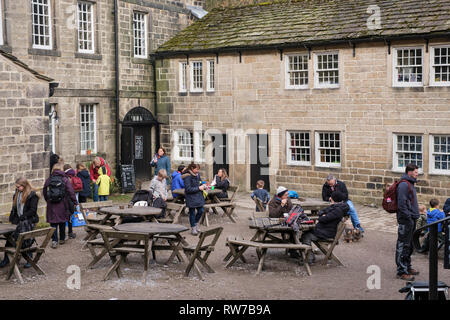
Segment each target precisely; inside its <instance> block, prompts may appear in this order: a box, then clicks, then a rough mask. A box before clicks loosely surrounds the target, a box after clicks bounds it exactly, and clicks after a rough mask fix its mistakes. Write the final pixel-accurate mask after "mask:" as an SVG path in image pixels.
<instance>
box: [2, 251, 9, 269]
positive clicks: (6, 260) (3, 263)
mask: <svg viewBox="0 0 450 320" xmlns="http://www.w3.org/2000/svg"><path fill="white" fill-rule="evenodd" d="M8 264H9V258H8V256H7V255H6V254H5V257H4V258H3V260H2V262H0V268H4V267H6V266H7V265H8Z"/></svg>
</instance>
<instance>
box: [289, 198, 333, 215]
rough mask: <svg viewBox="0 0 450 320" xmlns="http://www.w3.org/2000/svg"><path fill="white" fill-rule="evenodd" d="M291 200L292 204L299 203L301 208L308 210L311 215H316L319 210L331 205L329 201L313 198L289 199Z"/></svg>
mask: <svg viewBox="0 0 450 320" xmlns="http://www.w3.org/2000/svg"><path fill="white" fill-rule="evenodd" d="M291 201H292V204H293V205H296V204H299V205H301V206H302V208H303V210H310V211H311V215H317V214H318V213H319V211H320V210H322V209H325V208H328V207H329V206H330V205H331V203H330V202H327V201H322V200H320V199H314V198H299V199H291Z"/></svg>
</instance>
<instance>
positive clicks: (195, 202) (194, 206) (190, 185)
mask: <svg viewBox="0 0 450 320" xmlns="http://www.w3.org/2000/svg"><path fill="white" fill-rule="evenodd" d="M199 171H200V166H199V165H198V164H196V163H191V164H190V165H189V166H188V167H187V169H186V170H185V174H183V175H182V176H181V178H182V179H183V182H184V194H185V198H186V207H188V208H189V222H190V224H191V234H192V235H194V236H196V235H198V233H199V231H200V230H199V229H198V226H197V225H198V222H199V221H200V218H201V217H202V215H203V211H204V208H203V206H204V205H205V198H204V196H203V190H205V185H202V184H201V181H202V180H201V178H200V174H199ZM195 211H197V214H196V213H195Z"/></svg>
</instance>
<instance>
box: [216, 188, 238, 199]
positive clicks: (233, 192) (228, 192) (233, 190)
mask: <svg viewBox="0 0 450 320" xmlns="http://www.w3.org/2000/svg"><path fill="white" fill-rule="evenodd" d="M238 191H239V186H229V187H228V189H227V194H228V198H219V200H220V201H221V202H234V199H235V198H236V195H237V192H238ZM230 192H231V196H230Z"/></svg>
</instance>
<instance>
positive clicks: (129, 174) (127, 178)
mask: <svg viewBox="0 0 450 320" xmlns="http://www.w3.org/2000/svg"><path fill="white" fill-rule="evenodd" d="M120 172H121V177H122V179H121V180H122V192H130V191H135V190H136V178H135V174H134V165H124V164H123V165H121V169H120Z"/></svg>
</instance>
